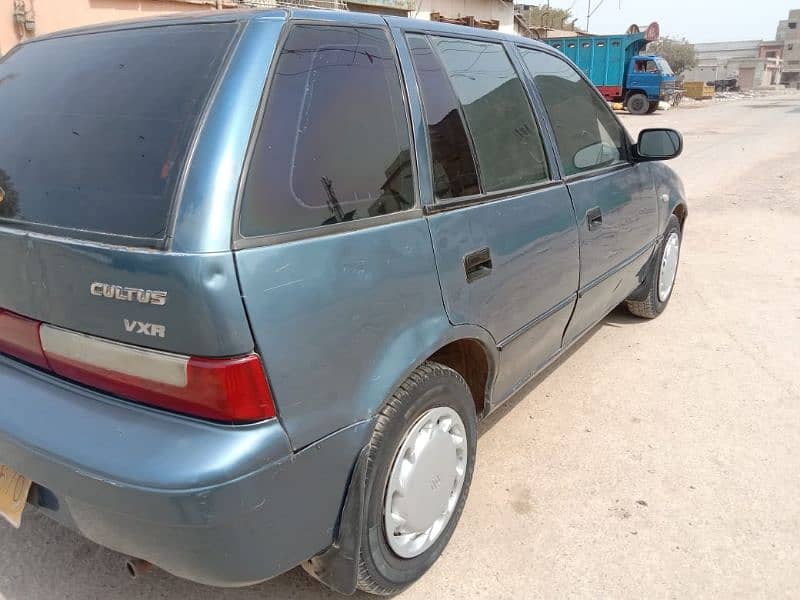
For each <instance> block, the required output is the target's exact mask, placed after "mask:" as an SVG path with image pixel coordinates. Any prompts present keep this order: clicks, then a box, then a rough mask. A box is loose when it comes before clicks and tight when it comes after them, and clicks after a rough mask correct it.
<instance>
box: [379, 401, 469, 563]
mask: <svg viewBox="0 0 800 600" xmlns="http://www.w3.org/2000/svg"><path fill="white" fill-rule="evenodd" d="M466 468H467V439H466V434H465V431H464V423H463V422H462V420H461V417H459V416H458V413H456V412H455V411H454V410H453V409H451V408H447V407H439V408H434V409H431V410H429V411H427V412H426V413H425V414H423V415H422V416H421V417H420V418H419V419H417V421H416V422H415V423H414V424H413V425H412V426H411V427H410V428H409V429H408V431H406V434H405V436H404V437H403V441H402V443H401V445H400V449H399V450H398V452H397V455H396V456H395V459H394V463H393V464H392V467H391V470H390V472H389V481H388V484H387V487H386V498H385V503H384V524H385V528H386V538H387V542H388V543H389V547H390V548H391V549H392V550H393V551H394V552H395V553H396V554H397V555H398V556H401V557H403V558H413V557H414V556H418V555H420V554H422V553H423V552H424V551H425V550H427V549H428V548H430V546H431V545H433V543H434V542H435V541H436V540H437V539H438V537H439V535H440V534H441V533H442V531H443V530H444V528H445V527H446V526H447V523H448V522H449V521H450V517H451V516H452V515H453V512H454V510H455V507H456V505H457V504H458V499H459V497H460V495H461V488H462V486H463V484H464V475H465V473H466Z"/></svg>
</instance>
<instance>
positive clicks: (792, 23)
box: [789, 21, 797, 29]
mask: <svg viewBox="0 0 800 600" xmlns="http://www.w3.org/2000/svg"><path fill="white" fill-rule="evenodd" d="M789 29H797V22H796V21H793V22H791V23H789Z"/></svg>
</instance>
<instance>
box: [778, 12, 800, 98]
mask: <svg viewBox="0 0 800 600" xmlns="http://www.w3.org/2000/svg"><path fill="white" fill-rule="evenodd" d="M775 39H776V40H777V41H779V42H783V58H784V66H783V79H782V83H785V84H789V85H800V8H796V9H794V10H790V11H789V18H788V19H784V20H783V21H780V22H779V23H778V31H777V33H776V34H775Z"/></svg>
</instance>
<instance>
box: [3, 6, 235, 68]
mask: <svg viewBox="0 0 800 600" xmlns="http://www.w3.org/2000/svg"><path fill="white" fill-rule="evenodd" d="M218 4H219V5H227V6H233V5H234V3H233V2H230V1H229V0H225V2H224V3H223V2H219V3H218V2H217V0H103V1H102V2H98V1H97V0H2V2H0V55H2V54H5V53H6V52H8V51H9V50H10V49H11V48H13V47H14V46H16V45H17V44H18V43H19V42H21V41H23V40H26V39H29V38H31V37H33V36H36V35H43V34H46V33H51V32H53V31H58V30H60V29H68V28H70V27H80V26H82V25H93V24H95V23H103V22H106V21H121V20H124V19H135V18H137V17H152V16H156V15H160V14H168V13H174V12H179V11H187V10H201V9H208V8H214V7H216V6H217V5H218Z"/></svg>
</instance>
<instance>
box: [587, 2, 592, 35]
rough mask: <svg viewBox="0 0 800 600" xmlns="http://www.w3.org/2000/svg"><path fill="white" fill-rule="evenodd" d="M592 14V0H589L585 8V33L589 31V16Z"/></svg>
mask: <svg viewBox="0 0 800 600" xmlns="http://www.w3.org/2000/svg"><path fill="white" fill-rule="evenodd" d="M591 16H592V0H589V6H588V8H587V9H586V33H589V17H591Z"/></svg>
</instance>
